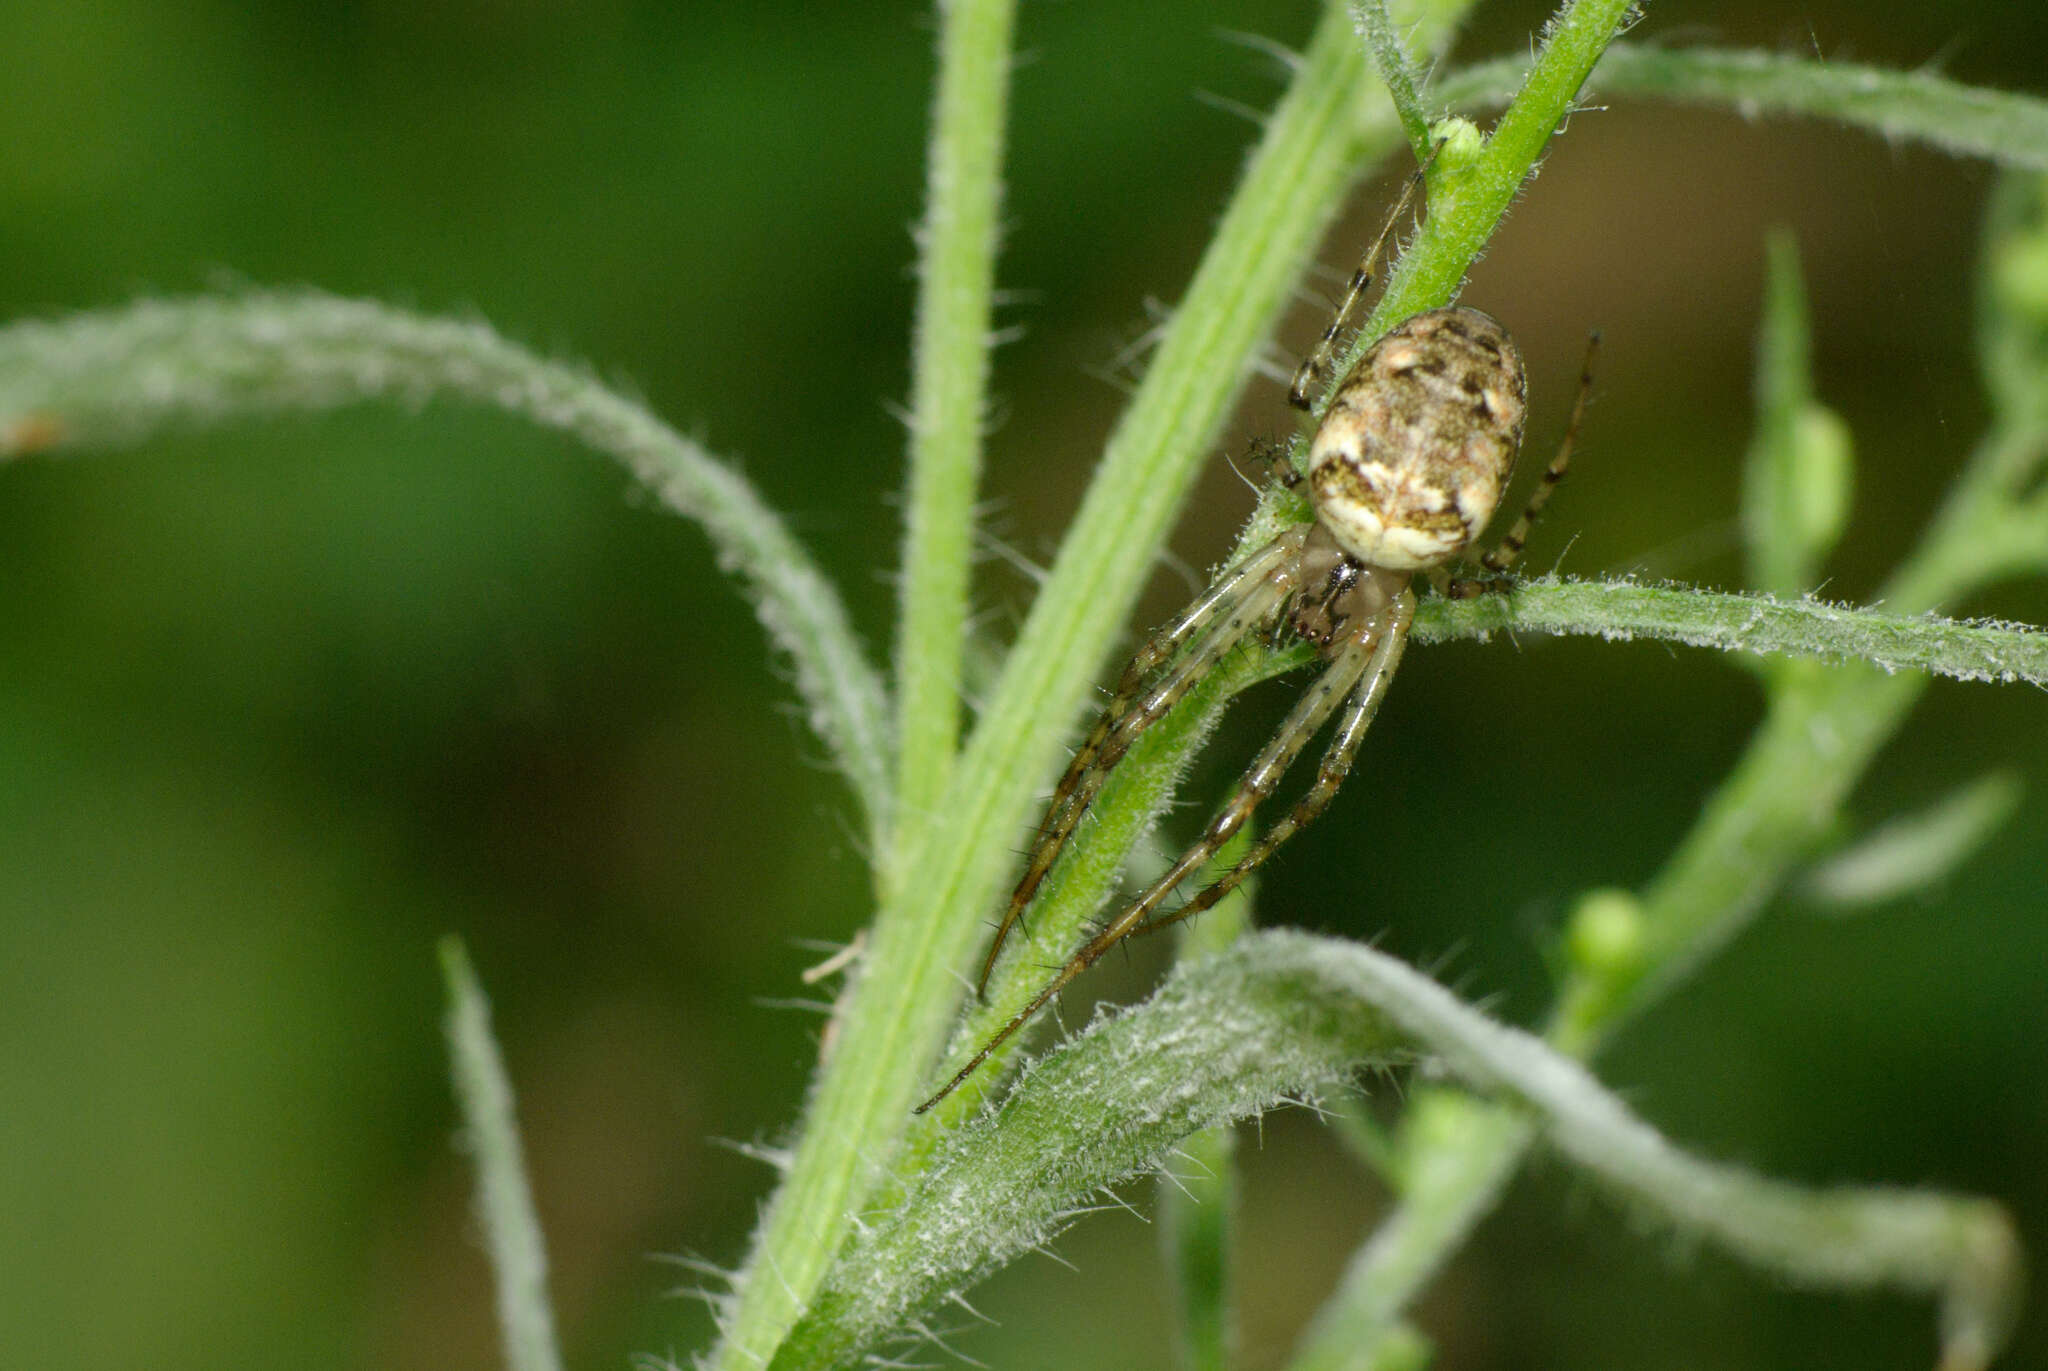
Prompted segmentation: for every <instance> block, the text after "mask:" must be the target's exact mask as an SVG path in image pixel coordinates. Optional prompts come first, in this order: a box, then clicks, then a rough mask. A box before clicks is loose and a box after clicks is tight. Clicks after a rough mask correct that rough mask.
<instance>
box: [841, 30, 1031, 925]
mask: <svg viewBox="0 0 2048 1371" xmlns="http://www.w3.org/2000/svg"><path fill="white" fill-rule="evenodd" d="M1015 11H1016V5H1015V0H948V3H944V4H941V5H940V6H939V13H940V17H941V20H942V24H941V28H940V32H939V49H940V54H939V78H938V93H937V96H936V98H935V99H934V100H933V105H932V135H931V150H930V154H929V166H928V169H927V172H926V180H925V200H926V209H925V219H924V224H923V227H922V229H921V230H920V232H919V235H918V247H919V255H918V260H919V273H918V298H917V323H916V329H915V336H914V341H913V343H912V351H911V371H912V381H911V404H910V484H909V490H908V493H907V498H906V509H905V527H904V541H903V567H902V584H901V587H900V596H901V599H900V617H899V620H898V627H897V642H896V747H897V767H896V794H895V798H896V812H895V815H894V828H893V839H894V845H893V847H892V848H891V849H890V850H889V851H887V852H882V853H878V854H877V858H876V861H877V866H878V868H879V870H878V875H879V876H880V878H881V879H880V885H881V889H882V891H883V894H884V898H886V897H887V892H888V891H889V890H890V888H891V887H892V884H893V882H894V881H895V880H900V879H901V875H902V872H901V867H902V860H903V857H904V855H905V853H907V852H908V851H910V850H912V849H914V848H915V847H916V846H917V844H918V843H919V842H920V841H922V839H923V836H924V832H925V829H926V828H927V827H928V826H929V824H930V823H931V821H932V819H933V818H934V816H935V812H936V810H937V807H938V803H939V799H940V797H941V795H943V794H944V792H945V787H946V782H947V779H948V777H949V776H950V774H951V771H952V764H953V753H954V749H955V748H956V747H957V746H958V745H959V738H960V709H961V703H960V695H961V691H960V672H961V661H962V656H963V654H964V652H965V650H966V644H967V614H968V596H969V579H970V572H971V569H972V565H973V552H974V546H973V539H974V500H975V491H976V487H977V485H978V482H979V480H980V471H981V453H982V422H983V412H982V407H983V404H984V403H985V397H986V396H987V394H988V373H989V349H990V346H991V344H992V341H993V340H992V338H991V333H990V330H991V328H992V326H993V325H992V318H993V304H992V301H993V297H994V291H995V261H996V247H997V240H998V238H999V236H1000V235H999V231H998V226H997V221H998V218H999V216H1000V212H1001V201H1002V152H1003V124H1004V112H1005V105H1006V103H1007V96H1008V92H1009V80H1008V75H1009V63H1010V34H1011V29H1012V26H1013V23H1014V18H1015Z"/></svg>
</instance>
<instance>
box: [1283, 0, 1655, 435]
mask: <svg viewBox="0 0 2048 1371" xmlns="http://www.w3.org/2000/svg"><path fill="white" fill-rule="evenodd" d="M1632 9H1633V0H1572V3H1570V4H1569V5H1567V6H1566V7H1565V8H1564V9H1563V10H1562V11H1561V12H1560V13H1559V14H1558V16H1557V18H1556V19H1555V20H1553V21H1552V23H1551V24H1550V26H1549V28H1548V30H1547V31H1546V33H1547V37H1546V39H1545V42H1544V45H1543V50H1542V52H1540V53H1539V54H1537V57H1536V61H1535V63H1534V65H1532V66H1531V67H1530V68H1529V73H1528V78H1527V79H1526V80H1525V81H1523V83H1522V88H1521V91H1520V93H1519V94H1517V95H1516V96H1515V98H1514V100H1513V102H1512V103H1510V104H1509V105H1508V108H1507V111H1506V112H1505V113H1504V114H1502V115H1501V118H1500V122H1499V123H1498V124H1496V125H1495V126H1494V129H1493V132H1492V133H1491V134H1489V135H1488V136H1487V139H1486V144H1485V147H1484V148H1483V149H1482V150H1481V151H1480V152H1479V153H1478V154H1477V155H1476V156H1472V157H1467V158H1463V159H1460V160H1458V161H1455V162H1453V161H1452V160H1451V158H1450V156H1449V155H1448V154H1447V155H1445V156H1444V157H1443V158H1441V159H1440V160H1439V161H1438V163H1437V166H1436V168H1435V169H1434V170H1432V172H1431V174H1430V180H1429V216H1428V217H1427V218H1426V219H1424V220H1423V221H1422V227H1421V229H1420V230H1419V231H1418V232H1417V234H1416V237H1415V240H1414V242H1412V243H1411V244H1410V245H1409V247H1408V250H1407V251H1406V252H1404V253H1402V255H1401V260H1400V261H1399V262H1398V263H1397V264H1396V265H1395V267H1394V270H1393V273H1392V274H1391V275H1390V276H1389V277H1388V278H1387V288H1386V291H1385V293H1384V294H1382V295H1381V296H1380V299H1379V303H1378V304H1377V305H1375V306H1374V307H1373V312H1372V316H1371V317H1370V318H1369V319H1368V320H1367V321H1366V324H1365V327H1363V328H1361V329H1360V330H1359V331H1358V336H1357V338H1356V339H1354V340H1353V342H1352V345H1351V346H1350V347H1349V348H1348V349H1347V350H1346V352H1345V354H1344V357H1343V360H1342V361H1341V362H1340V363H1339V365H1338V366H1336V367H1335V368H1333V371H1332V381H1331V384H1332V386H1333V387H1334V386H1335V385H1336V384H1338V383H1339V382H1341V380H1342V379H1343V377H1344V376H1345V374H1346V373H1348V372H1349V371H1350V369H1351V366H1352V363H1354V362H1355V361H1356V360H1357V358H1358V354H1359V353H1361V352H1363V351H1364V350H1365V349H1366V348H1367V347H1369V346H1370V345H1371V344H1372V342H1373V341H1374V340H1375V339H1377V338H1378V337H1379V336H1380V335H1381V334H1383V333H1385V332H1386V331H1387V330H1388V329H1389V328H1391V327H1393V326H1394V325H1395V324H1397V323H1399V322H1400V321H1401V320H1403V319H1406V318H1409V317H1410V316H1412V315H1416V314H1420V313H1421V312H1422V311H1424V310H1426V309H1435V308H1436V307H1438V306H1439V305H1444V304H1447V303H1449V302H1450V301H1451V300H1452V299H1453V298H1454V297H1455V296H1456V295H1457V293H1458V288H1459V287H1460V286H1461V285H1462V284H1463V283H1464V280H1465V273H1466V272H1467V271H1468V270H1470V269H1471V265H1472V260H1473V258H1475V257H1476V256H1478V255H1479V252H1480V250H1481V249H1482V248H1484V247H1485V246H1486V242H1487V240H1488V239H1489V238H1491V237H1492V236H1493V233H1494V230H1495V229H1496V228H1498V227H1499V225H1500V221H1501V217H1502V216H1503V215H1505V214H1506V213H1507V210H1508V206H1509V205H1510V204H1512V203H1513V202H1514V198H1515V196H1516V195H1517V194H1518V193H1519V192H1520V191H1521V189H1522V183H1523V182H1525V181H1526V180H1528V179H1529V173H1530V172H1531V171H1532V170H1533V169H1534V168H1535V166H1536V159H1537V158H1538V157H1540V156H1541V155H1542V153H1543V148H1544V146H1545V144H1547V143H1548V142H1549V141H1550V135H1551V134H1552V133H1553V132H1554V131H1556V129H1557V127H1558V126H1559V124H1560V123H1562V122H1563V120H1564V119H1565V117H1566V116H1567V115H1569V114H1570V113H1571V110H1572V106H1573V102H1574V101H1575V100H1576V99H1577V98H1578V93H1579V88H1580V87H1581V86H1582V85H1584V84H1585V81H1586V78H1587V76H1588V75H1589V74H1590V73H1591V72H1592V70H1593V64H1594V63H1595V62H1597V61H1599V59H1600V54H1601V52H1602V51H1603V50H1604V49H1605V48H1606V47H1607V45H1608V44H1609V43H1610V42H1612V41H1613V38H1614V35H1615V32H1616V31H1617V30H1618V29H1619V27H1620V26H1621V24H1622V22H1623V21H1624V20H1625V19H1626V18H1627V16H1628V15H1629V13H1630V12H1631V10H1632ZM1318 408H1319V409H1320V406H1318Z"/></svg>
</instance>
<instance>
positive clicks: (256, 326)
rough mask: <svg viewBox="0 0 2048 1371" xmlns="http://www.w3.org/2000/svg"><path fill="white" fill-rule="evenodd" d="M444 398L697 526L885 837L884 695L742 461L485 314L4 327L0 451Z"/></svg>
mask: <svg viewBox="0 0 2048 1371" xmlns="http://www.w3.org/2000/svg"><path fill="white" fill-rule="evenodd" d="M439 398H450V399H460V400H466V401H470V402H473V403H476V404H481V405H486V406H489V407H492V408H495V409H500V410H504V411H506V412H507V413H511V414H516V415H518V416H520V417H522V418H525V419H528V420H530V421H531V422H533V423H536V424H539V425H541V426H542V427H543V428H550V429H555V430H558V431H560V432H563V433H566V434H568V435H570V436H571V437H573V438H575V439H577V440H578V441H580V442H583V443H587V444H588V445H590V446H591V447H593V448H596V449H597V450H598V451H600V452H603V453H605V454H607V455H608V456H611V457H613V458H616V459H617V460H618V461H619V462H620V463H621V464H622V465H623V466H625V468H626V469H627V470H628V471H630V472H632V473H633V475H634V476H636V477H637V478H639V480H640V481H642V482H643V483H645V485H646V486H647V488H648V489H649V490H651V491H653V492H654V493H655V495H656V496H658V497H659V498H660V499H661V501H662V503H663V504H665V505H667V506H668V507H669V508H670V509H672V510H674V511H675V512H676V513H678V514H681V515H683V516H684V517H685V518H689V519H692V520H695V521H696V522H698V523H700V524H702V525H703V527H704V531H705V532H706V533H707V534H708V535H709V536H710V538H711V543H712V547H713V548H714V550H715V551H716V552H717V554H718V560H719V564H720V565H721V566H722V567H724V568H725V569H726V570H727V571H731V572H734V573H736V574H737V575H738V576H739V577H740V579H741V580H742V581H743V582H744V583H745V584H746V586H747V589H748V593H749V597H750V598H751V599H752V600H753V602H754V607H755V611H756V613H758V614H759V616H760V619H761V622H762V624H763V626H764V627H766V628H767V630H768V634H769V637H770V638H771V639H772V640H773V641H774V643H775V645H776V646H777V647H778V648H779V649H780V650H782V651H783V652H785V653H787V654H788V656H789V660H790V662H791V663H792V664H793V665H794V667H795V678H796V688H797V693H798V694H799V695H800V696H801V697H802V699H803V702H804V706H805V710H806V712H807V714H808V715H809V718H810V722H811V726H812V728H813V729H815V730H816V731H817V733H818V736H819V737H821V738H823V739H824V740H825V744H826V746H827V747H828V748H830V749H831V752H832V759H833V761H834V763H835V764H836V765H837V766H838V768H839V769H840V771H841V772H842V773H844V774H845V776H846V778H847V780H848V781H849V782H850V783H851V784H852V786H853V790H854V793H855V794H856V795H857V796H858V797H859V799H860V802H861V806H862V808H863V809H864V810H865V811H866V815H867V820H868V831H869V834H870V836H871V837H872V839H873V840H874V842H875V843H876V844H877V848H878V850H879V847H880V844H881V842H882V840H883V839H884V837H885V836H886V827H885V825H886V821H887V815H888V813H889V807H890V806H889V788H890V784H891V780H890V775H889V749H888V741H887V740H888V735H889V726H888V718H889V716H888V708H887V703H886V697H885V692H884V690H883V687H882V681H881V678H880V677H879V676H878V675H877V674H876V673H875V669H874V667H873V666H871V665H870V664H869V663H868V660H867V656H866V654H865V653H864V652H863V651H862V649H861V646H860V644H859V642H858V641H857V640H856V639H855V637H854V633H853V628H852V625H851V624H850V623H849V621H848V619H847V616H846V608H845V606H844V604H842V603H841V601H840V598H839V594H838V592H837V591H836V590H835V589H834V588H833V586H832V583H831V582H830V581H828V580H826V579H825V577H824V575H823V573H821V572H820V571H819V570H818V566H817V563H816V562H814V561H813V560H812V558H811V555H810V552H809V551H808V550H807V549H806V548H805V547H804V545H803V544H802V543H800V542H798V541H797V540H796V538H795V537H794V536H792V535H791V533H790V532H789V529H788V527H787V526H786V525H785V524H784V523H783V522H782V520H781V519H779V518H778V517H776V514H775V512H774V511H773V510H772V509H770V508H769V507H768V506H767V504H766V503H765V502H764V501H763V500H762V499H761V497H760V496H759V495H758V494H757V493H756V492H755V490H754V488H753V487H752V486H751V485H749V484H748V483H747V481H746V480H745V478H743V477H742V476H740V475H739V473H737V472H736V471H734V470H733V469H732V468H731V467H730V466H728V465H726V464H725V463H723V462H720V461H719V460H717V459H716V458H714V457H713V456H711V454H709V453H708V452H706V451H705V450H704V449H703V448H702V447H700V446H699V445H697V444H696V443H694V442H692V441H690V440H689V439H688V438H685V437H683V436H682V435H681V434H680V433H677V432H676V431H675V430H674V429H672V428H670V427H669V426H668V425H667V424H665V423H663V422H662V421H661V420H660V419H658V418H656V417H655V415H654V414H653V413H651V412H650V411H649V410H648V409H647V407H646V406H645V405H642V404H641V403H639V402H638V401H636V400H633V399H630V398H628V397H626V396H624V395H622V394H620V393H619V392H618V391H616V390H613V389H611V388H609V387H607V386H605V385H604V384H603V383H601V382H600V381H598V380H597V378H595V377H594V376H592V375H590V374H589V373H588V372H586V371H585V370H583V369H582V368H580V367H575V366H570V365H567V364H564V363H561V362H554V361H549V360H548V359H546V358H543V357H538V356H535V355H534V354H533V353H531V352H528V351H527V350H526V349H524V348H522V347H519V346H518V345H517V344H514V343H510V342H507V341H506V340H505V339H503V338H501V337H499V336H498V335H497V334H496V333H495V332H493V331H492V330H491V328H490V327H489V326H488V325H486V324H482V323H473V322H465V321H462V320H454V319H432V318H426V317H423V316H421V315H417V314H412V313H408V312H407V311H405V310H400V309H393V308H391V307H390V306H388V305H382V304H377V303H375V302H373V301H367V300H345V299H340V298H337V297H335V296H331V295H323V294H319V293H317V292H312V291H291V292H271V291H264V292H256V293H251V294H246V295H234V296H224V297H201V298H197V299H187V300H145V301H141V302H139V303H137V304H133V305H129V306H127V307H125V308H121V309H110V310H102V311H98V312H94V313H89V314H77V315H72V316H71V317H69V318H66V319H60V320H56V321H52V322H47V323H46V322H39V321H27V322H22V323H16V324H10V325H8V326H7V327H6V328H4V329H0V443H4V441H5V438H4V435H16V442H15V450H14V452H12V453H10V452H9V451H7V449H6V448H5V447H4V446H0V458H5V457H7V456H10V455H21V453H22V452H24V451H42V450H45V449H56V450H67V449H73V448H79V449H85V448H94V447H105V446H122V445H128V444H132V443H136V442H140V441H142V440H143V439H145V438H147V437H149V436H150V435H152V434H154V433H158V432H161V431H164V430H166V429H171V428H197V427H202V426H206V425H213V424H221V423H226V422H229V421H232V420H235V419H239V418H246V417H248V416H251V415H256V414H277V413H289V412H301V413H303V412H310V411H320V410H331V409H339V408H341V407H343V406H347V405H355V404H362V403H365V402H369V401H382V402H387V403H388V402H392V401H396V402H398V403H401V404H411V405H419V404H424V403H425V402H427V401H429V400H433V399H439ZM22 435H26V436H27V437H29V438H32V439H33V441H32V442H27V441H23V439H22Z"/></svg>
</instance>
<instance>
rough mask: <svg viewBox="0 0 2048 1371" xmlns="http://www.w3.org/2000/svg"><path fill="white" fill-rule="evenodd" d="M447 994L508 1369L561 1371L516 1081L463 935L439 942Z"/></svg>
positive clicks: (451, 1043)
mask: <svg viewBox="0 0 2048 1371" xmlns="http://www.w3.org/2000/svg"><path fill="white" fill-rule="evenodd" d="M440 953H441V974H442V979H443V981H444V983H445V985H446V988H447V994H448V1053H449V1057H450V1065H451V1068H452V1072H451V1074H452V1075H453V1076H454V1079H455V1095H456V1098H457V1100H459V1101H460V1102H461V1105H462V1122H463V1137H464V1141H465V1142H467V1144H468V1146H469V1151H470V1154H471V1155H472V1156H473V1157H474V1158H475V1159H476V1209H477V1217H478V1218H479V1219H481V1220H482V1221H483V1234H484V1247H485V1250H487V1251H488V1252H489V1253H490V1257H491V1274H492V1276H493V1278H494V1280H495V1282H496V1286H497V1295H498V1300H497V1307H498V1333H499V1336H500V1337H501V1338H502V1339H503V1340H504V1344H505V1364H506V1366H507V1367H508V1368H509V1371H561V1367H562V1354H561V1351H560V1349H558V1348H557V1347H556V1346H555V1316H554V1311H553V1309H552V1308H551V1307H550V1305H549V1304H548V1259H547V1247H546V1244H545V1243H544V1242H543V1240H542V1238H541V1231H540V1216H539V1215H538V1214H536V1213H535V1212H534V1207H533V1192H532V1191H531V1190H530V1189H529V1188H528V1186H527V1182H526V1161H525V1158H524V1157H523V1155H522V1152H521V1148H520V1146H519V1121H518V1119H517V1117H516V1116H515V1115H514V1112H513V1107H512V1082H511V1080H510V1078H509V1077H508V1076H507V1075H506V1074H505V1063H504V1059H503V1058H502V1057H500V1056H499V1053H498V1043H497V1039H496V1038H495V1037H494V1036H493V1035H492V1033H491V1006H490V1001H489V1000H487V999H485V998H484V991H483V987H482V986H481V985H480V984H478V982H477V979H476V972H475V971H474V970H473V969H472V968H471V967H470V964H469V954H468V953H466V952H465V951H464V950H463V947H462V940H461V939H460V938H454V937H448V938H443V939H442V940H441V947H440Z"/></svg>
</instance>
